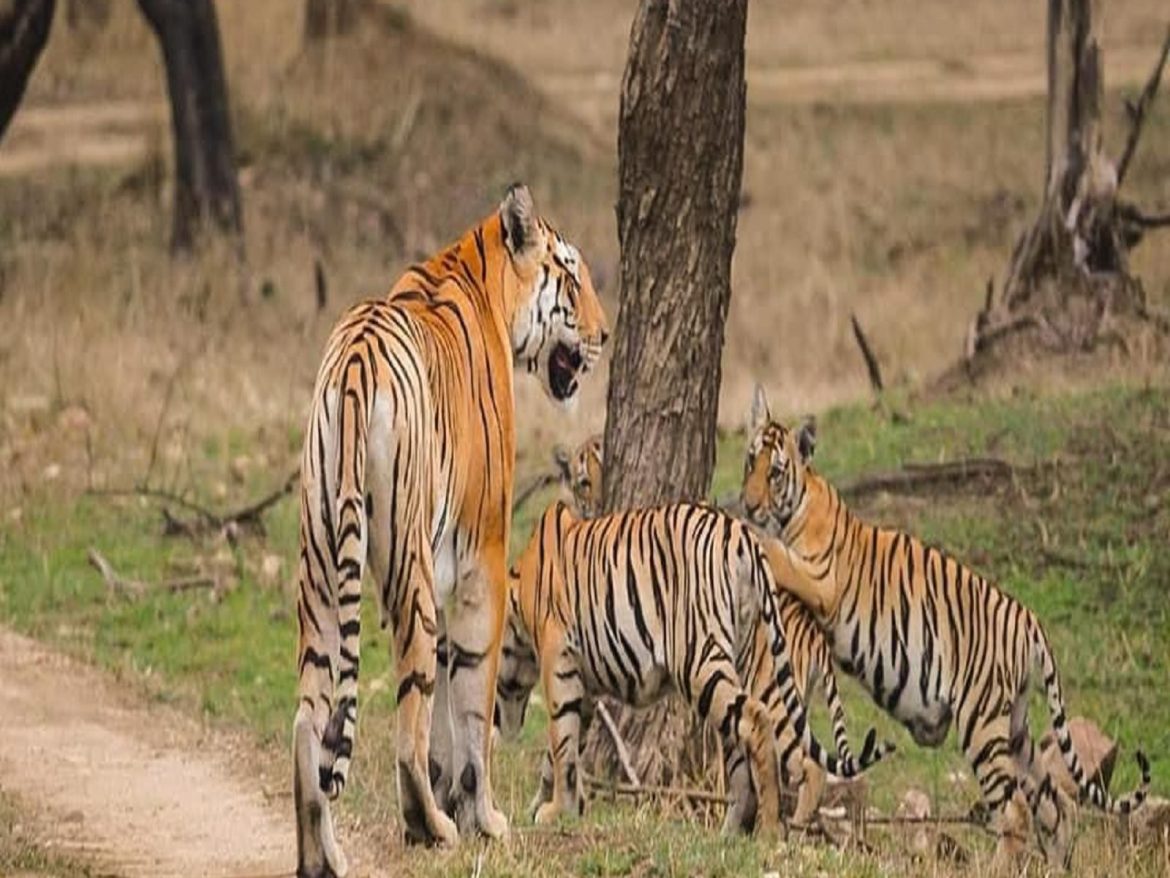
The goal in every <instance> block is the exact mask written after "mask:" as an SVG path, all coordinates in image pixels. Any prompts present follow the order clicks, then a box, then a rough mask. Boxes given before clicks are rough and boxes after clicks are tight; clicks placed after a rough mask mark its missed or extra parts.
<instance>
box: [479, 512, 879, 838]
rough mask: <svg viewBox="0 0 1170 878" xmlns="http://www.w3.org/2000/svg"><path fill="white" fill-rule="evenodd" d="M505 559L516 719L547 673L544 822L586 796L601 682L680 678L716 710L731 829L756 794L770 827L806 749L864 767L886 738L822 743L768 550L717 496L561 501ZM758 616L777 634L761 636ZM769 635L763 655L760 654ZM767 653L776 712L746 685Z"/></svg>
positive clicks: (626, 693)
mask: <svg viewBox="0 0 1170 878" xmlns="http://www.w3.org/2000/svg"><path fill="white" fill-rule="evenodd" d="M510 575H511V578H512V583H511V588H510V589H509V600H510V602H511V606H510V612H509V615H508V622H507V628H506V631H505V635H504V647H503V661H502V663H501V667H500V675H499V677H498V678H497V686H498V688H499V695H498V698H499V706H500V722H501V726H502V730H503V732H504V733H505V734H510V733H513V732H514V731H515V730H516V729H517V728H518V727H519V725H521V724H522V723H523V717H524V711H525V707H526V705H527V702H528V697H529V695H530V693H531V691H532V688H533V686H535V684H536V681H537V679H538V678H539V679H541V680H542V682H543V687H544V695H545V700H546V703H547V705H548V711H549V748H548V753H547V757H548V758H547V759H546V760H545V765H544V768H543V769H542V782H541V790H540V792H538V794H537V802H535V803H534V804H535V805H536V806H537V807H536V814H535V816H536V821H537V822H538V823H541V822H545V821H547V820H551V819H553V818H554V817H555V816H556V815H557V814H559V813H560V812H562V811H563V810H568V811H570V812H577V811H580V810H581V809H582V808H583V802H584V800H583V798H582V793H581V773H580V771H579V770H578V768H577V762H578V754H579V743H580V733H581V727H582V722H583V717H584V716H587V714H588V711H589V709H590V703H591V699H592V698H593V697H594V696H596V695H599V694H608V695H611V696H614V697H617V698H620V699H621V700H622V701H624V702H625V703H627V704H632V705H635V706H645V705H647V704H650V703H651V702H653V701H656V700H657V699H658V698H660V697H662V696H663V695H665V694H666V693H667V692H670V691H677V692H678V693H679V694H681V695H682V697H683V698H684V699H685V700H686V701H687V702H689V703H690V704H691V705H692V706H694V708H695V709H696V710H697V711H698V714H699V716H700V717H701V718H702V719H703V720H705V721H707V722H709V723H711V725H712V727H713V728H715V729H716V730H717V731H718V732H719V734H720V735H721V736H722V738H723V741H724V744H725V749H724V752H725V754H726V763H725V764H726V770H727V775H728V788H729V790H730V791H731V797H732V806H731V808H730V809H729V811H728V816H727V820H726V821H725V822H724V829H725V831H732V830H738V829H748V828H750V827H751V826H752V824H753V823H755V822H756V817H757V807H756V806H757V804H758V818H759V825H760V828H761V829H762V830H764V831H770V830H774V829H776V828H777V827H778V825H779V816H780V815H779V789H780V783H779V781H780V777H781V775H783V776H784V777H785V778H787V777H790V776H792V777H795V778H799V775H800V772H801V771H802V766H803V762H804V756H805V754H806V753H807V755H808V756H809V757H810V758H812V759H813V760H815V761H816V762H817V763H818V764H819V765H820V766H821V767H822V768H823V769H824V770H826V771H828V772H829V773H831V774H836V775H840V776H842V777H853V776H856V775H857V774H859V773H861V772H862V771H864V770H865V769H866V768H867V767H869V766H870V765H872V764H873V763H874V762H876V761H878V760H879V759H881V758H882V756H883V755H884V754H885V753H887V752H889V749H890V748H889V746H888V745H883V746H880V747H879V746H877V745H876V743H875V735H874V732H873V731H872V730H871V731H870V733H869V735H868V737H867V738H866V742H865V747H864V749H863V752H862V754H861V757H860V759H858V760H854V759H853V758H852V757H846V758H843V759H841V760H837V759H835V758H834V757H832V756H830V755H829V754H827V753H825V752H824V750H823V749H822V747H821V745H820V743H819V742H818V741H817V739H816V738H815V736H814V735H813V733H812V730H811V729H810V728H809V726H808V723H807V717H806V714H805V710H804V706H803V704H802V703H801V699H800V696H799V695H798V694H797V689H796V687H795V686H794V684H793V673H792V667H791V665H790V663H789V653H788V649H789V646H788V642H787V640H786V638H785V634H784V629H783V627H782V626H781V624H780V619H779V617H778V615H777V613H778V611H777V607H776V602H775V594H776V592H777V587H776V584H775V583H774V582H773V581H772V574H771V571H770V569H769V567H768V564H767V562H766V561H765V560H764V557H763V550H762V548H761V546H760V544H759V541H758V540H757V539H756V538H755V537H754V536H753V535H752V534H751V533H750V532H749V530H748V528H747V526H746V525H744V524H742V523H741V522H739V521H737V520H736V519H734V518H732V517H731V516H729V515H727V514H725V513H723V512H721V511H719V510H716V509H712V508H709V507H705V506H697V505H693V504H688V503H677V504H672V505H668V506H661V507H657V508H653V509H645V510H637V511H630V512H620V513H615V514H613V515H608V516H603V517H600V518H594V519H579V518H577V517H575V516H574V515H573V514H572V513H571V512H569V510H568V508H567V507H566V506H565V504H564V503H560V502H558V503H555V504H553V505H552V506H550V507H549V508H548V509H547V510H546V511H545V512H544V514H543V515H542V516H541V519H540V521H539V522H538V524H537V526H536V530H535V531H534V532H533V534H532V537H531V539H530V540H529V542H528V545H527V547H526V548H525V549H524V551H523V553H522V554H521V556H520V558H519V559H518V560H517V562H516V564H515V565H514V566H513V568H512V572H511V574H510ZM757 627H761V628H762V629H763V630H764V632H766V636H764V637H760V638H757V637H756V636H755V634H754V632H755V631H756V630H757ZM759 648H762V649H764V650H765V651H767V652H768V654H769V661H768V662H763V661H761V660H760V658H759V656H757V655H754V654H753V653H755V652H756V651H757V650H758V649H759ZM762 668H766V669H767V670H768V671H769V672H770V673H771V675H772V676H771V678H770V679H769V680H767V681H757V682H756V686H755V689H756V690H757V691H758V690H759V689H761V688H774V689H775V690H776V696H777V698H778V699H779V701H780V703H781V705H782V708H783V709H782V710H778V711H777V712H776V715H774V716H773V715H771V714H770V713H769V710H768V708H767V706H766V705H765V704H764V702H763V701H761V700H760V699H759V698H757V697H755V696H754V695H751V694H749V692H748V691H747V690H746V689H745V688H744V684H743V681H744V680H745V675H746V674H748V673H751V672H753V671H755V670H759V669H762ZM778 737H779V741H780V744H779V745H778V743H777V738H778ZM753 790H754V793H755V795H754V796H753V795H752V793H753ZM753 799H754V801H753Z"/></svg>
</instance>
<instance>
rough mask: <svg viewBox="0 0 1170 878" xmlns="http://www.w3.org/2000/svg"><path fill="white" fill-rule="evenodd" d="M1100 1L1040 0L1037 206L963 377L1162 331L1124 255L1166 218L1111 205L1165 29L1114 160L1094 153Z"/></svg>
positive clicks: (1153, 82)
mask: <svg viewBox="0 0 1170 878" xmlns="http://www.w3.org/2000/svg"><path fill="white" fill-rule="evenodd" d="M1098 2H1099V0H1049V3H1048V38H1047V59H1048V109H1047V155H1046V163H1045V177H1044V199H1043V203H1042V205H1041V208H1040V212H1039V214H1038V216H1037V217H1036V219H1035V221H1034V222H1033V224H1032V225H1031V226H1030V227H1029V228H1028V229H1027V230H1026V231H1025V232H1024V233H1023V235H1021V236H1020V238H1019V239H1018V241H1017V242H1016V246H1015V249H1014V251H1013V253H1012V257H1011V261H1010V263H1009V265H1008V270H1007V276H1006V279H1005V281H1004V284H1003V287H1002V289H1001V291H1000V295H999V296H998V298H997V297H996V296H995V291H994V286H993V284H992V282H991V281H989V282H988V289H987V298H986V301H985V303H984V307H983V309H982V310H981V311H980V312H979V314H978V315H977V316H976V318H975V320H974V321H973V323H972V325H971V327H970V329H969V330H968V333H967V342H966V346H965V351H964V366H965V368H966V370H967V371H968V372H971V371H973V370H976V369H977V368H978V366H980V365H981V364H983V363H985V362H986V361H988V360H992V359H996V358H999V359H1003V358H1006V359H1008V360H1011V359H1013V358H1015V357H1017V356H1019V355H1020V354H1022V353H1024V354H1026V353H1028V352H1033V351H1051V352H1071V351H1085V350H1091V349H1092V348H1093V347H1094V346H1096V345H1098V344H1099V343H1101V342H1104V341H1109V342H1116V343H1119V344H1121V345H1122V346H1123V347H1124V346H1125V344H1126V342H1125V338H1124V334H1123V333H1122V332H1121V331H1120V330H1119V328H1118V327H1119V325H1120V324H1121V323H1124V322H1125V321H1126V320H1127V319H1130V318H1133V319H1137V320H1140V321H1143V322H1151V321H1152V322H1153V323H1154V324H1155V326H1156V328H1158V329H1159V330H1161V331H1165V330H1166V329H1168V328H1170V324H1167V321H1166V320H1165V319H1164V318H1160V317H1158V316H1157V315H1153V314H1151V312H1150V309H1149V307H1148V305H1147V302H1146V296H1145V292H1144V290H1143V288H1142V284H1141V281H1140V279H1139V278H1137V277H1134V276H1133V275H1132V274H1131V273H1130V270H1129V252H1130V251H1131V250H1132V249H1133V248H1134V247H1135V246H1136V245H1137V244H1138V242H1140V241H1141V239H1142V237H1143V235H1144V234H1145V233H1146V232H1147V231H1148V230H1149V229H1152V228H1156V227H1158V226H1161V225H1167V224H1170V217H1158V216H1148V215H1146V214H1145V213H1143V212H1142V211H1141V210H1140V209H1138V208H1137V207H1136V206H1134V205H1133V204H1130V203H1128V202H1126V201H1124V200H1123V199H1122V198H1121V195H1120V190H1121V185H1122V183H1123V182H1124V180H1125V175H1126V172H1127V171H1128V168H1129V164H1130V160H1131V159H1132V158H1133V155H1134V150H1135V149H1136V146H1137V142H1138V138H1139V136H1140V134H1141V130H1142V124H1143V122H1144V119H1145V115H1146V112H1147V111H1148V109H1149V107H1150V104H1151V103H1152V101H1153V99H1154V96H1155V95H1156V93H1157V89H1158V84H1159V82H1160V80H1161V76H1162V69H1163V67H1164V65H1165V62H1166V56H1167V52H1168V51H1170V31H1168V32H1167V35H1166V40H1165V42H1164V43H1163V46H1162V50H1161V53H1160V55H1159V57H1158V60H1157V63H1156V64H1155V67H1154V71H1153V73H1152V74H1151V76H1150V79H1149V81H1148V82H1147V84H1146V86H1145V88H1144V89H1143V91H1142V94H1141V96H1140V98H1139V99H1138V101H1137V102H1136V103H1130V104H1129V112H1130V132H1129V137H1128V138H1127V141H1126V145H1125V148H1124V149H1123V151H1122V153H1121V155H1120V157H1119V159H1118V160H1117V161H1113V160H1112V159H1110V157H1109V156H1108V155H1106V153H1105V151H1104V148H1103V145H1102V126H1101V105H1102V98H1103V94H1104V68H1103V62H1102V52H1101V45H1100V35H1099V23H1100V16H1096V15H1094V8H1095V7H1096V6H1097V5H1098Z"/></svg>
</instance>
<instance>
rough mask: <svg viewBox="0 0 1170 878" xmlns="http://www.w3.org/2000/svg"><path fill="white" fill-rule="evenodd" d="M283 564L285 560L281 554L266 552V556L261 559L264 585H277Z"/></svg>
mask: <svg viewBox="0 0 1170 878" xmlns="http://www.w3.org/2000/svg"><path fill="white" fill-rule="evenodd" d="M283 566H284V561H283V560H282V559H281V557H280V555H274V554H272V553H271V552H265V553H264V557H263V558H261V559H260V582H262V583H263V584H264V585H276V584H277V583H278V582H280V571H281V568H282V567H283Z"/></svg>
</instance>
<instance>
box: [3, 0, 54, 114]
mask: <svg viewBox="0 0 1170 878" xmlns="http://www.w3.org/2000/svg"><path fill="white" fill-rule="evenodd" d="M55 7H56V0H8V2H0V137H3V136H4V132H5V131H6V130H7V129H8V123H9V122H10V121H12V116H13V115H14V114H15V113H16V108H17V107H19V106H20V100H21V98H23V97H24V89H25V87H26V86H27V85H28V78H29V77H30V76H31V75H32V71H33V67H35V66H36V63H37V59H38V58H39V57H41V50H42V49H44V48H45V43H46V42H48V39H49V29H50V27H51V26H52V24H53V11H54V9H55Z"/></svg>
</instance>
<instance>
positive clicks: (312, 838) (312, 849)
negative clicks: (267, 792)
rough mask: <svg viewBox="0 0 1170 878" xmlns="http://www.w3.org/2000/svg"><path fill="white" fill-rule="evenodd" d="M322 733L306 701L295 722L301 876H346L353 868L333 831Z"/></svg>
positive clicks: (295, 765) (296, 805) (295, 779)
mask: <svg viewBox="0 0 1170 878" xmlns="http://www.w3.org/2000/svg"><path fill="white" fill-rule="evenodd" d="M320 774H321V736H320V735H319V734H318V733H317V731H316V728H315V724H314V722H313V716H312V711H311V710H310V709H309V707H308V705H307V704H306V703H305V702H302V703H301V707H300V708H299V709H298V710H297V716H296V719H295V720H294V722H293V802H294V805H295V808H296V815H297V876H298V878H327V876H336V878H343V876H344V875H345V874H346V872H347V871H348V869H349V867H348V865H347V863H346V861H345V855H344V854H343V853H342V852H341V848H340V847H339V846H338V844H337V838H336V836H335V835H334V832H333V816H332V814H331V813H330V810H329V799H328V798H326V796H325V793H324V792H323V791H322V789H321V784H320V780H319V778H320Z"/></svg>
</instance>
